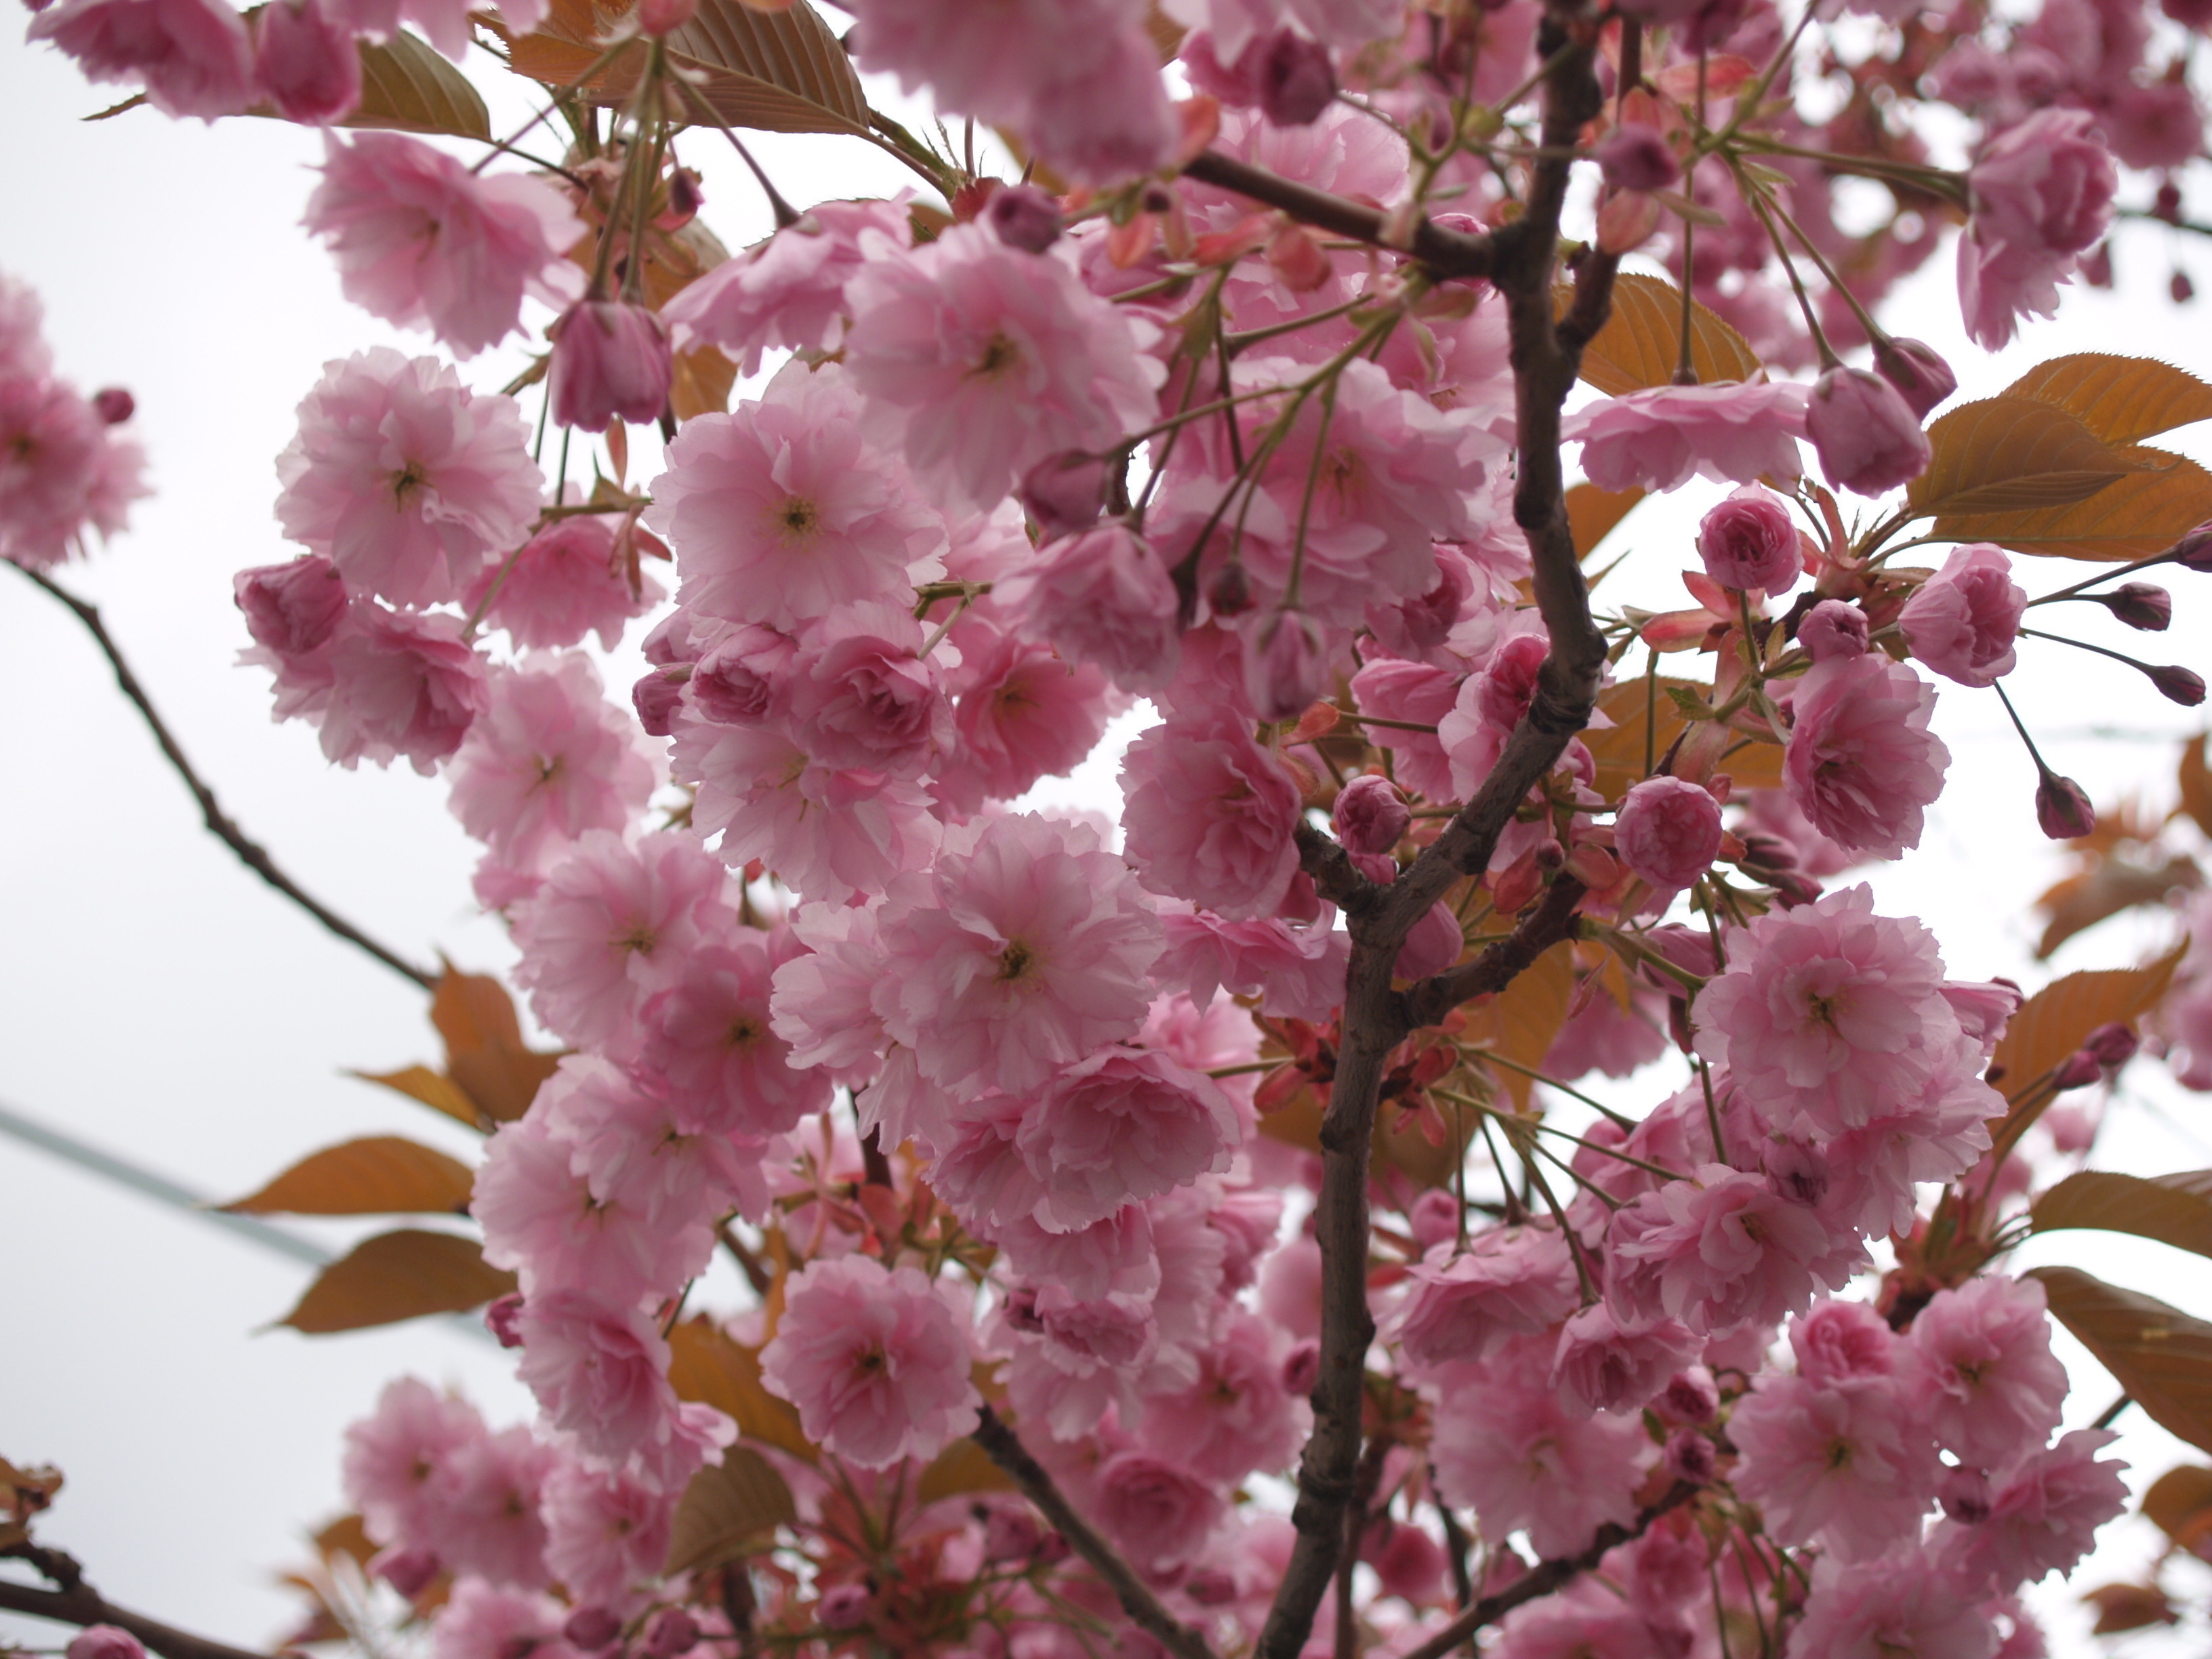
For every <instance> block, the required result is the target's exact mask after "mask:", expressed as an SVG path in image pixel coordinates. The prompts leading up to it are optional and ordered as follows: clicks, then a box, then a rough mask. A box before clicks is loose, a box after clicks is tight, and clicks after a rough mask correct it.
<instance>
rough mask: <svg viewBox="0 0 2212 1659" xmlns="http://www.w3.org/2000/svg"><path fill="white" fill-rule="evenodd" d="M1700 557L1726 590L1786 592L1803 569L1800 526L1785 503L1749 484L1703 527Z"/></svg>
mask: <svg viewBox="0 0 2212 1659" xmlns="http://www.w3.org/2000/svg"><path fill="white" fill-rule="evenodd" d="M1698 556H1699V558H1700V559H1702V560H1703V561H1705V574H1707V575H1708V576H1711V578H1712V579H1713V580H1715V581H1717V582H1718V583H1719V584H1720V585H1721V586H1723V587H1729V588H1735V589H1738V590H1742V589H1746V588H1753V587H1755V588H1759V589H1760V590H1761V591H1763V592H1768V593H1784V592H1788V591H1789V590H1790V588H1792V587H1794V586H1796V583H1797V575H1798V572H1799V570H1800V569H1801V568H1802V559H1801V557H1800V555H1799V552H1798V546H1797V526H1796V525H1795V524H1794V523H1792V522H1791V521H1790V509H1789V508H1788V507H1785V506H1784V505H1783V502H1782V498H1781V497H1780V496H1778V495H1773V494H1771V493H1770V492H1769V491H1766V490H1764V489H1760V488H1759V486H1758V485H1756V484H1746V485H1745V486H1744V487H1743V488H1742V489H1738V490H1735V491H1734V492H1733V493H1731V494H1730V495H1728V496H1726V497H1725V498H1723V500H1722V501H1721V503H1720V505H1719V506H1717V507H1714V508H1713V510H1712V511H1711V512H1710V513H1706V514H1705V518H1704V519H1703V520H1701V521H1700V522H1699V526H1698Z"/></svg>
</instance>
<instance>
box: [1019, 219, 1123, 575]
mask: <svg viewBox="0 0 2212 1659" xmlns="http://www.w3.org/2000/svg"><path fill="white" fill-rule="evenodd" d="M1005 194H1006V192H1005V191H1000V195H1001V196H1003V195H1005ZM992 199H993V200H994V201H996V200H997V199H998V197H992ZM1020 493H1021V501H1022V510H1023V511H1024V512H1025V513H1028V514H1029V515H1030V517H1031V518H1032V519H1035V520H1036V526H1037V536H1038V538H1039V539H1040V540H1042V541H1048V542H1049V541H1054V540H1056V539H1057V538H1060V537H1062V536H1073V535H1075V534H1076V533H1077V532H1080V531H1085V530H1088V529H1090V528H1091V526H1092V525H1094V524H1097V522H1098V515H1099V513H1102V512H1103V511H1104V510H1105V506H1106V463H1105V462H1103V461H1102V460H1100V459H1098V458H1097V456H1096V455H1085V454H1084V453H1082V452H1081V451H1080V450H1073V449H1071V450H1069V451H1068V452H1067V453H1065V454H1062V455H1048V456H1047V457H1046V458H1045V459H1043V460H1041V461H1039V462H1038V463H1037V464H1036V465H1035V466H1033V467H1031V468H1030V470H1029V471H1027V472H1024V474H1023V475H1022V483H1021V492H1020Z"/></svg>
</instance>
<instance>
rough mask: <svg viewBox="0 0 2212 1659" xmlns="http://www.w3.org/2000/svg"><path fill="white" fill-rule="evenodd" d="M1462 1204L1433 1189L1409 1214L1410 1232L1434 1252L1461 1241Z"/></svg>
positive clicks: (1425, 1194)
mask: <svg viewBox="0 0 2212 1659" xmlns="http://www.w3.org/2000/svg"><path fill="white" fill-rule="evenodd" d="M1459 1219H1460V1208H1459V1200H1457V1199H1456V1198H1454V1197H1453V1196H1452V1195H1451V1194H1449V1193H1448V1192H1446V1191H1445V1190H1444V1189H1443V1188H1441V1187H1431V1188H1428V1189H1427V1190H1426V1191H1425V1192H1424V1193H1423V1194H1421V1195H1420V1196H1419V1198H1417V1199H1415V1200H1413V1208H1411V1209H1410V1210H1408V1211H1407V1212H1406V1231H1407V1232H1409V1233H1411V1234H1413V1243H1416V1244H1418V1245H1419V1246H1420V1247H1421V1248H1422V1249H1425V1250H1428V1249H1435V1248H1436V1247H1437V1245H1439V1244H1441V1243H1443V1242H1444V1241H1445V1240H1446V1239H1448V1238H1456V1237H1459Z"/></svg>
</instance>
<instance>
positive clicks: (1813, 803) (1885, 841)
mask: <svg viewBox="0 0 2212 1659" xmlns="http://www.w3.org/2000/svg"><path fill="white" fill-rule="evenodd" d="M1935 708H1936V688H1935V687H1933V686H1931V685H1929V684H1928V683H1927V682H1926V681H1925V680H1923V679H1922V678H1920V677H1919V676H1918V675H1917V674H1916V673H1914V672H1913V671H1912V670H1911V668H1910V667H1908V666H1906V665H1905V664H1903V663H1898V662H1892V661H1891V660H1890V659H1888V658H1887V657H1885V656H1882V655H1881V654H1880V653H1876V652H1869V653H1866V654H1865V655H1864V656H1858V657H1849V656H1838V657H1830V658H1828V659H1826V660H1824V661H1820V662H1816V663H1814V665H1812V667H1811V668H1809V669H1808V670H1807V671H1805V676H1804V678H1802V679H1801V680H1799V681H1798V682H1797V686H1796V694H1795V695H1794V696H1792V697H1791V698H1790V714H1791V715H1792V718H1793V723H1792V725H1791V726H1790V742H1789V745H1788V748H1787V750H1786V751H1785V753H1784V759H1783V767H1784V783H1785V784H1786V785H1787V787H1788V788H1789V791H1790V800H1791V801H1792V802H1793V803H1794V804H1795V805H1796V807H1797V810H1798V811H1801V812H1802V813H1804V815H1805V816H1806V817H1808V819H1810V820H1811V821H1812V823H1813V825H1814V828H1815V829H1819V830H1820V833H1821V834H1822V835H1824V836H1827V837H1829V838H1830V839H1831V840H1832V841H1834V842H1837V843H1838V845H1840V846H1842V847H1844V848H1847V849H1849V850H1850V851H1852V852H1858V853H1870V854H1873V855H1874V856H1875V857H1877V858H1886V859H1893V858H1898V857H1901V856H1902V855H1903V854H1905V851H1906V850H1907V849H1909V848H1914V847H1917V846H1918V845H1919V844H1920V831H1921V827H1922V825H1923V823H1924V822H1925V812H1926V809H1927V807H1928V805H1929V803H1930V802H1932V801H1933V800H1934V799H1936V796H1937V795H1939V794H1941V793H1942V789H1943V774H1944V770H1945V769H1946V768H1948V766H1949V765H1950V763H1951V751H1950V750H1948V749H1947V748H1945V747H1944V746H1943V744H1942V739H1940V738H1937V737H1936V736H1935V735H1934V734H1933V733H1932V732H1929V729H1928V722H1929V717H1930V716H1931V715H1932V714H1934V712H1935Z"/></svg>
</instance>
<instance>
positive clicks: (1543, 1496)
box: [1431, 1373, 1651, 1558]
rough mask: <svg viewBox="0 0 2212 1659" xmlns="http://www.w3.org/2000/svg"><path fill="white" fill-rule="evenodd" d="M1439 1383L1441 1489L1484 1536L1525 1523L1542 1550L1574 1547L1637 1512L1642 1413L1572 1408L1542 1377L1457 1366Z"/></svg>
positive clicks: (1646, 1456)
mask: <svg viewBox="0 0 2212 1659" xmlns="http://www.w3.org/2000/svg"><path fill="white" fill-rule="evenodd" d="M1530 1383H1533V1386H1531V1385H1530ZM1530 1383H1523V1382H1522V1381H1520V1380H1517V1379H1514V1380H1509V1379H1507V1378H1506V1377H1504V1376H1499V1377H1496V1378H1489V1379H1485V1378H1483V1377H1482V1376H1480V1373H1471V1374H1469V1375H1468V1376H1465V1377H1464V1378H1462V1377H1460V1376H1457V1375H1456V1374H1455V1375H1453V1376H1451V1377H1450V1379H1449V1381H1445V1382H1443V1383H1441V1384H1440V1388H1439V1393H1440V1398H1439V1399H1438V1401H1437V1407H1436V1438H1435V1440H1434V1442H1433V1443H1432V1444H1431V1455H1433V1457H1434V1458H1435V1460H1436V1472H1437V1492H1439V1493H1441V1494H1442V1495H1443V1498H1444V1499H1445V1501H1446V1502H1448V1503H1450V1504H1465V1505H1468V1506H1469V1507H1471V1508H1472V1509H1473V1510H1474V1512H1475V1516H1476V1518H1477V1519H1478V1520H1480V1522H1481V1523H1482V1530H1483V1534H1484V1535H1485V1536H1486V1537H1495V1538H1503V1537H1504V1536H1505V1534H1508V1533H1510V1532H1513V1531H1516V1530H1519V1529H1521V1528H1526V1529H1527V1531H1528V1541H1529V1542H1530V1543H1531V1544H1532V1545H1534V1547H1535V1549H1536V1553H1538V1554H1539V1555H1541V1556H1544V1557H1547V1558H1549V1557H1552V1556H1555V1555H1572V1554H1575V1553H1577V1552H1578V1551H1581V1550H1583V1549H1584V1548H1586V1547H1588V1546H1589V1541H1590V1537H1591V1534H1594V1533H1595V1532H1596V1530H1597V1529H1598V1528H1599V1527H1601V1526H1602V1525H1603V1524H1605V1523H1606V1522H1608V1521H1610V1522H1624V1523H1625V1522H1628V1521H1629V1520H1631V1519H1632V1518H1633V1517H1634V1516H1635V1514H1636V1498H1635V1492H1636V1488H1637V1486H1638V1483H1639V1482H1640V1481H1641V1480H1642V1479H1643V1476H1644V1468H1645V1466H1646V1465H1647V1464H1648V1463H1649V1462H1650V1458H1651V1447H1650V1443H1648V1442H1647V1441H1646V1440H1645V1438H1644V1425H1643V1424H1642V1423H1641V1422H1639V1421H1638V1419H1636V1418H1635V1417H1633V1416H1631V1415H1628V1414H1626V1413H1622V1414H1615V1413H1609V1412H1601V1413H1598V1414H1596V1415H1595V1416H1583V1415H1582V1414H1581V1413H1569V1412H1568V1411H1567V1410H1566V1409H1565V1407H1563V1406H1561V1405H1560V1403H1559V1397H1558V1396H1557V1395H1554V1394H1553V1392H1552V1390H1551V1389H1547V1388H1546V1387H1544V1386H1543V1384H1542V1382H1541V1377H1539V1378H1536V1379H1530Z"/></svg>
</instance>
